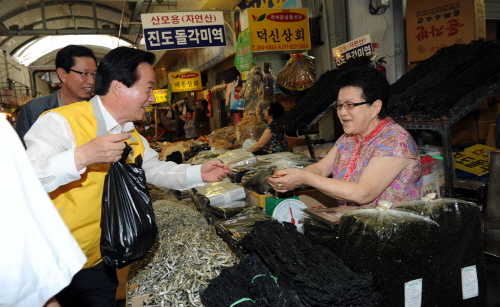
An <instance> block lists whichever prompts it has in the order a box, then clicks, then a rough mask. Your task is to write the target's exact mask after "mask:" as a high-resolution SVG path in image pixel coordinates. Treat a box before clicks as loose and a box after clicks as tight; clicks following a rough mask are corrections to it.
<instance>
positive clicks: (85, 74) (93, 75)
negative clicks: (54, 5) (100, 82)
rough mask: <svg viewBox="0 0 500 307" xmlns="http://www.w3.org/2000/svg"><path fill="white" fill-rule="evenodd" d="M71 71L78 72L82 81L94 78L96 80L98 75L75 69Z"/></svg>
mask: <svg viewBox="0 0 500 307" xmlns="http://www.w3.org/2000/svg"><path fill="white" fill-rule="evenodd" d="M69 70H71V71H72V72H76V73H77V74H79V75H80V77H82V79H88V78H90V77H92V78H94V80H95V76H96V75H97V74H91V73H89V72H81V71H78V70H74V69H71V68H70V69H69Z"/></svg>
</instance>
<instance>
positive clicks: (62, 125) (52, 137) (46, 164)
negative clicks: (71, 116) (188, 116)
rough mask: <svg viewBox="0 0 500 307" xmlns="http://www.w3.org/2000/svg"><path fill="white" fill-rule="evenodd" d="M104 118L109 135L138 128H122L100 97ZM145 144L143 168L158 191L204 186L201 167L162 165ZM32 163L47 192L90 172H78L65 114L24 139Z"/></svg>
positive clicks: (42, 121)
mask: <svg viewBox="0 0 500 307" xmlns="http://www.w3.org/2000/svg"><path fill="white" fill-rule="evenodd" d="M94 98H95V99H97V101H98V105H99V108H100V110H101V112H102V115H103V117H104V121H105V125H106V129H107V130H108V133H109V134H118V133H123V132H129V131H131V130H133V129H134V124H133V123H132V122H128V123H126V124H125V125H124V127H123V128H122V127H121V126H120V125H119V124H118V122H117V121H116V120H115V119H114V118H113V117H112V116H111V114H110V113H109V112H108V111H107V110H106V108H105V107H104V105H103V104H102V102H101V99H100V98H99V96H96V97H94ZM141 139H142V142H143V143H144V158H143V164H142V168H143V169H144V171H145V173H146V180H147V182H149V183H151V184H154V185H156V186H158V187H163V188H171V189H175V190H186V189H190V188H193V187H196V186H201V185H204V184H205V183H204V182H203V180H202V178H201V165H187V164H177V163H174V162H171V161H167V162H165V161H159V160H158V153H157V152H156V151H154V150H153V149H152V148H151V147H150V146H149V143H148V141H147V140H146V139H145V138H144V137H142V136H141ZM24 141H25V143H26V146H27V148H28V150H27V153H28V156H29V158H30V160H31V163H32V165H33V167H34V169H35V171H36V173H37V175H38V178H39V179H40V181H41V182H42V185H43V187H44V188H45V190H46V191H47V192H51V191H54V190H55V189H57V188H58V187H60V186H63V185H65V184H67V183H70V182H72V181H75V180H79V179H80V177H81V174H83V173H84V172H85V170H86V168H84V169H82V170H80V171H78V170H77V169H76V163H75V154H74V151H75V148H76V140H75V136H74V135H73V132H72V130H71V127H70V125H69V123H68V121H67V120H66V118H64V117H63V116H62V115H61V114H59V113H56V112H47V113H46V114H44V115H42V116H40V117H39V118H38V119H37V120H36V122H35V123H34V124H33V126H32V127H31V128H30V130H29V131H28V132H27V133H26V135H25V136H24Z"/></svg>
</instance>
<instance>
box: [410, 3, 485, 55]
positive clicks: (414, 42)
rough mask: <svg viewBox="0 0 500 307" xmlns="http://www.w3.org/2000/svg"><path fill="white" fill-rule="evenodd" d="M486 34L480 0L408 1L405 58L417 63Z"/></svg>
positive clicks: (483, 12)
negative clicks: (448, 47) (406, 50)
mask: <svg viewBox="0 0 500 307" xmlns="http://www.w3.org/2000/svg"><path fill="white" fill-rule="evenodd" d="M485 37H486V18H485V7H484V1H483V0H408V1H407V4H406V44H407V49H408V61H409V62H418V61H423V60H425V59H427V58H429V57H431V56H432V55H433V54H434V53H435V52H436V51H438V50H439V49H442V48H444V47H447V46H451V45H454V44H466V43H469V42H471V41H472V40H476V39H480V38H485Z"/></svg>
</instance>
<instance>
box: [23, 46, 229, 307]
mask: <svg viewBox="0 0 500 307" xmlns="http://www.w3.org/2000/svg"><path fill="white" fill-rule="evenodd" d="M154 61H155V56H154V54H153V53H151V52H146V51H142V50H139V49H134V48H128V47H118V48H116V49H113V50H111V51H110V52H109V53H108V54H107V55H106V56H104V58H103V59H102V61H101V62H100V64H99V67H98V69H97V78H96V82H95V94H96V96H94V98H92V99H91V100H90V101H83V102H77V103H73V104H71V105H68V106H63V107H60V108H56V109H53V110H51V111H49V112H47V113H45V114H43V115H42V116H40V117H39V119H38V120H37V121H36V122H35V124H34V125H33V126H32V128H31V129H30V130H29V131H28V133H27V134H26V135H25V138H24V140H25V142H26V146H27V148H28V149H27V153H28V156H29V158H30V160H31V163H32V164H33V166H34V168H35V170H36V172H37V174H38V177H39V179H40V181H41V182H42V185H43V186H44V188H45V190H46V191H47V192H48V193H49V195H50V197H51V199H52V201H53V202H54V205H55V207H56V209H57V210H58V211H59V212H60V214H61V217H62V218H63V219H64V221H65V223H66V225H67V226H68V228H69V229H70V231H71V233H72V234H73V236H74V237H75V239H76V240H77V242H78V244H79V245H80V247H81V248H82V250H83V252H84V253H85V255H86V256H87V262H86V263H85V265H84V267H83V269H82V270H81V271H80V272H78V273H77V274H76V275H75V277H74V278H73V280H72V282H71V284H70V285H69V286H68V287H67V288H65V289H64V290H63V291H61V293H59V294H58V295H57V296H56V297H57V299H58V300H59V303H60V304H61V306H62V307H66V306H68V307H70V306H71V307H75V306H77V307H78V306H85V307H87V306H88V307H101V306H102V307H115V293H116V287H117V284H118V281H117V277H116V269H115V268H114V267H109V266H107V265H105V264H104V263H103V262H102V259H101V254H100V248H99V243H100V236H101V228H100V220H101V198H102V192H103V187H104V177H105V175H106V173H107V171H108V169H109V165H110V163H112V162H116V161H118V160H119V159H120V157H121V155H122V152H123V150H124V148H125V141H126V142H127V143H128V144H129V145H130V146H131V147H132V149H133V151H132V153H131V155H132V156H133V158H135V157H137V156H138V155H142V157H143V164H142V167H143V169H144V170H145V173H146V178H147V181H148V182H149V183H152V184H154V185H156V186H159V187H166V188H172V189H176V190H184V189H189V188H193V187H195V186H200V185H203V184H204V183H205V182H214V181H220V180H222V179H223V178H224V177H226V176H227V174H228V173H229V172H230V167H229V166H228V165H226V164H224V163H222V162H220V161H218V160H213V161H209V162H206V163H205V164H202V165H197V166H191V165H187V164H176V163H174V162H170V161H169V162H165V161H158V154H157V152H156V151H154V150H153V149H151V148H150V147H149V144H148V142H147V140H146V139H145V138H144V137H143V136H141V135H140V134H139V133H138V132H137V130H135V128H134V124H133V121H136V120H142V119H143V117H144V114H145V112H146V110H145V108H147V107H149V106H150V105H151V104H152V103H154V101H155V97H154V94H153V89H154V88H155V72H154V70H153V66H152V65H153V64H154Z"/></svg>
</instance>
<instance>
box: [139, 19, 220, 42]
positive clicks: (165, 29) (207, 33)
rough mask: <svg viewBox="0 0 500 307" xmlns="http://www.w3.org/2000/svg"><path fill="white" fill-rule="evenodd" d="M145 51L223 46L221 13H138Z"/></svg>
mask: <svg viewBox="0 0 500 307" xmlns="http://www.w3.org/2000/svg"><path fill="white" fill-rule="evenodd" d="M141 19H142V27H143V28H144V38H145V42H146V50H148V51H152V50H169V49H188V48H204V47H220V46H226V32H225V29H224V16H223V13H222V12H196V13H195V12H179V13H150V14H141Z"/></svg>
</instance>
